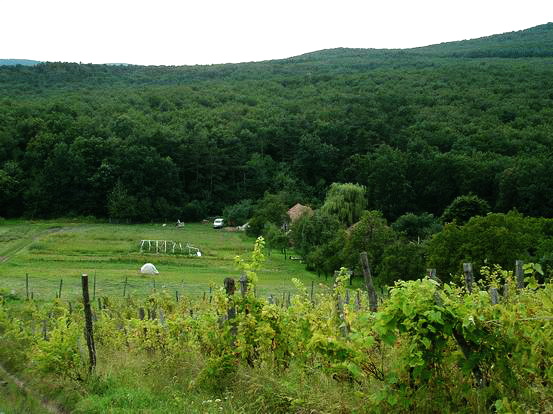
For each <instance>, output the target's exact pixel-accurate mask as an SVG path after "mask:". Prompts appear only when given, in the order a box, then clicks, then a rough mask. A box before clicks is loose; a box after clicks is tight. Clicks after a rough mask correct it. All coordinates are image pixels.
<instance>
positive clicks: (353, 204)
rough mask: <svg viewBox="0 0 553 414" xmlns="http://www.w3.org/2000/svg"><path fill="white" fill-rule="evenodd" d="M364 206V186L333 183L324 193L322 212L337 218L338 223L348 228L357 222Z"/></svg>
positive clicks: (365, 203)
mask: <svg viewBox="0 0 553 414" xmlns="http://www.w3.org/2000/svg"><path fill="white" fill-rule="evenodd" d="M366 205H367V200H366V199H365V187H364V186H362V185H359V184H352V183H345V184H341V183H333V184H332V185H331V186H330V189H329V190H328V192H327V193H326V199H325V203H324V205H323V207H322V210H323V211H324V212H325V213H328V214H331V215H333V216H335V217H337V218H338V220H340V222H342V223H344V224H345V225H346V226H348V227H349V226H351V225H352V224H354V223H356V222H357V221H358V220H359V218H360V217H361V213H363V210H365V207H366Z"/></svg>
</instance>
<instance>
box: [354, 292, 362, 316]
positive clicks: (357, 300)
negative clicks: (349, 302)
mask: <svg viewBox="0 0 553 414" xmlns="http://www.w3.org/2000/svg"><path fill="white" fill-rule="evenodd" d="M360 309H361V295H360V294H359V291H357V294H356V295H355V310H356V311H358V312H359V310H360Z"/></svg>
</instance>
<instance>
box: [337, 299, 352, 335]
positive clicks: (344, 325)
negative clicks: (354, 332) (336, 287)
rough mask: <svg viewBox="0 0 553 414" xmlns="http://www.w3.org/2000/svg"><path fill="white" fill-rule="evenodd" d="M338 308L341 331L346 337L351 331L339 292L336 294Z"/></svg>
mask: <svg viewBox="0 0 553 414" xmlns="http://www.w3.org/2000/svg"><path fill="white" fill-rule="evenodd" d="M336 310H337V311H338V319H339V320H340V332H341V333H342V336H344V337H346V336H348V333H349V327H348V324H347V321H346V317H345V313H344V303H343V302H342V296H341V295H340V294H339V293H338V294H337V295H336Z"/></svg>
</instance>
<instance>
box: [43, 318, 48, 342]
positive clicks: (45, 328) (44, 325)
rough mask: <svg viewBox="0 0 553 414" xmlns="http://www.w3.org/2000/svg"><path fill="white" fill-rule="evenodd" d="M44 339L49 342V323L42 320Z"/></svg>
mask: <svg viewBox="0 0 553 414" xmlns="http://www.w3.org/2000/svg"><path fill="white" fill-rule="evenodd" d="M42 339H44V340H45V341H47V340H48V322H47V321H46V319H43V320H42Z"/></svg>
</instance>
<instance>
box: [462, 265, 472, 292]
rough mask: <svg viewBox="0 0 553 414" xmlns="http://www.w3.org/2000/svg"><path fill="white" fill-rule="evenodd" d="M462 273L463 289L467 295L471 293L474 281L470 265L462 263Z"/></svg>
mask: <svg viewBox="0 0 553 414" xmlns="http://www.w3.org/2000/svg"><path fill="white" fill-rule="evenodd" d="M463 272H464V273H465V287H466V288H467V291H468V292H469V293H472V282H473V281H474V275H473V273H472V263H463Z"/></svg>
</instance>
